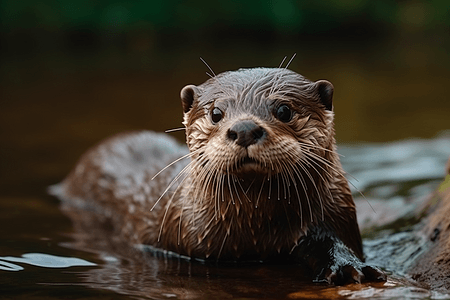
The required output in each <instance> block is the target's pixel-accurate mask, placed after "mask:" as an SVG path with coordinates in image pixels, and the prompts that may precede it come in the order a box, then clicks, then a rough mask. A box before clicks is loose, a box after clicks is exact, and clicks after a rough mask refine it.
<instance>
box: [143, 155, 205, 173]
mask: <svg viewBox="0 0 450 300" xmlns="http://www.w3.org/2000/svg"><path fill="white" fill-rule="evenodd" d="M200 150H201V149H197V150H195V151H192V152H189V153H188V154H186V155H183V156H182V157H180V158H177V159H176V160H174V161H173V162H171V163H170V164H168V165H167V166H165V167H164V168H162V169H161V170H160V171H159V172H158V173H156V174H155V175H154V176H153V177H152V179H151V180H153V179H155V178H156V177H157V176H158V175H159V174H161V173H162V172H164V170H166V169H167V168H169V167H170V166H172V165H173V164H176V163H177V162H179V161H180V160H183V159H185V158H187V157H190V156H192V155H194V154H195V153H197V152H199V151H200Z"/></svg>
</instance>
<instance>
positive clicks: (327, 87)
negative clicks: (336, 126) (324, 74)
mask: <svg viewBox="0 0 450 300" xmlns="http://www.w3.org/2000/svg"><path fill="white" fill-rule="evenodd" d="M315 85H316V90H317V93H318V94H319V97H320V102H321V103H322V104H323V105H325V108H326V109H327V110H333V91H334V87H333V85H332V84H331V82H329V81H326V80H318V81H316V82H315Z"/></svg>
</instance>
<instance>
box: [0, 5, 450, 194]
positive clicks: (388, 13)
mask: <svg viewBox="0 0 450 300" xmlns="http://www.w3.org/2000/svg"><path fill="white" fill-rule="evenodd" d="M0 3H1V4H0V20H1V27H0V47H1V48H0V53H1V72H0V78H1V83H0V188H1V189H2V191H3V193H6V194H8V193H11V194H17V193H28V192H27V191H34V190H43V189H44V187H45V186H46V185H48V184H51V183H55V182H58V181H60V180H61V179H62V178H63V176H65V174H67V172H68V171H69V170H70V168H71V167H72V166H73V165H74V164H75V162H76V160H77V158H78V157H79V156H80V155H81V154H82V153H83V152H84V151H85V150H86V149H87V148H88V147H89V146H91V145H93V144H94V143H96V142H97V141H99V140H100V139H102V138H105V137H107V136H110V135H112V134H114V133H117V132H121V131H125V130H134V129H153V130H157V131H163V130H166V129H170V128H176V127H179V126H180V123H181V117H182V114H181V107H180V105H179V91H180V90H181V88H182V87H183V86H184V85H186V84H191V83H193V84H200V83H201V82H203V81H205V80H206V79H207V78H208V76H207V75H206V74H205V72H206V71H208V69H207V68H206V66H205V65H204V64H203V63H202V62H201V61H200V60H199V57H203V58H204V59H205V60H206V61H207V62H208V64H209V65H210V66H211V67H212V68H213V69H214V71H215V72H216V73H219V72H222V71H226V70H233V69H237V68H240V67H257V66H269V67H276V66H278V65H279V64H280V62H281V61H282V59H283V57H285V56H288V58H290V57H291V56H292V55H293V54H294V53H296V54H297V56H296V58H295V59H294V60H293V62H292V64H291V65H290V68H291V69H293V70H295V71H297V72H299V73H301V74H303V75H305V76H306V77H308V78H310V79H312V80H317V79H328V80H330V81H331V82H332V83H333V84H334V86H335V98H334V104H335V112H336V130H337V139H338V142H340V143H360V142H388V141H393V140H398V139H405V138H413V137H420V138H432V137H434V136H436V135H437V134H439V133H440V132H442V131H443V130H446V129H449V127H450V121H449V120H450V118H449V113H450V101H449V100H450V99H449V96H448V84H449V79H450V59H449V49H450V13H449V11H450V5H449V2H448V1H446V0H435V1H391V0H380V1H368V0H366V1H364V0H360V1H356V0H346V1H286V0H284V1H256V0H253V1H229V0H226V1H225V0H221V1H181V0H162V1H102V0H97V1H91V0H89V1H88V0H84V1H81V0H78V1H63V0H60V1H29V0H22V1H16V0H3V1H1V2H0ZM174 135H175V136H177V137H178V138H180V140H182V139H183V133H178V134H174Z"/></svg>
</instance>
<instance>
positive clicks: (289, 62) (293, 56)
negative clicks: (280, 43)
mask: <svg viewBox="0 0 450 300" xmlns="http://www.w3.org/2000/svg"><path fill="white" fill-rule="evenodd" d="M296 55H297V53H294V55H292V58H291V59H290V60H289V61H288V63H287V65H286V67H285V69H287V68H288V67H289V65H290V64H291V62H292V61H293V60H294V58H295V56H296Z"/></svg>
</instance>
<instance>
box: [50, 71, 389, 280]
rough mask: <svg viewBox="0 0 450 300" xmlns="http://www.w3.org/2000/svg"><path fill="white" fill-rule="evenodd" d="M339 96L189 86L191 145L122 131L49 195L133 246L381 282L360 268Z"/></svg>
mask: <svg viewBox="0 0 450 300" xmlns="http://www.w3.org/2000/svg"><path fill="white" fill-rule="evenodd" d="M333 91H334V88H333V85H332V84H331V83H330V82H328V81H326V80H319V81H316V82H312V81H310V80H308V79H306V78H305V77H303V76H302V75H299V74H297V73H295V72H293V71H291V70H288V69H287V68H253V69H239V70H237V71H230V72H224V73H221V74H218V75H215V76H212V77H211V78H210V79H209V80H207V81H206V82H205V83H203V84H201V85H198V86H195V85H187V86H185V87H184V88H183V89H182V90H181V104H182V109H183V113H184V120H183V124H184V127H185V131H186V144H187V148H186V147H185V146H182V145H179V144H178V143H177V142H176V141H175V139H173V138H170V137H168V136H167V135H165V134H159V133H154V132H149V131H143V132H131V133H125V134H119V135H117V136H114V137H112V138H110V139H107V140H106V141H103V142H101V143H100V144H98V145H97V146H95V147H94V148H92V149H90V150H89V151H88V152H87V153H86V154H85V155H83V156H82V158H81V159H80V161H79V162H78V163H77V165H76V166H75V168H74V170H73V171H72V172H71V173H70V174H69V175H68V176H67V178H66V179H65V180H64V181H63V182H62V183H61V184H59V185H57V186H55V187H54V188H53V189H52V190H53V193H54V194H55V195H57V196H59V197H60V198H61V199H63V200H67V202H70V203H72V204H75V205H79V206H81V207H83V208H84V209H89V210H94V211H96V212H98V214H99V215H102V216H105V217H107V218H108V219H110V220H111V224H112V226H113V227H114V228H115V230H117V231H119V232H120V234H121V236H123V237H124V239H126V240H128V241H129V243H131V244H135V245H136V244H138V245H149V246H152V247H153V248H157V249H164V250H167V251H170V252H173V253H176V254H178V255H181V256H186V257H189V258H191V259H200V260H204V261H215V262H217V261H218V262H222V261H224V262H229V261H292V262H296V263H298V264H299V267H300V268H303V269H306V270H309V271H310V272H312V278H313V280H314V281H316V282H326V283H330V284H332V283H334V284H344V283H347V282H361V281H363V280H374V281H382V280H386V276H385V274H384V273H383V272H382V271H381V270H380V269H378V268H377V267H374V266H369V265H366V264H365V263H364V257H363V249H362V244H361V236H360V232H359V228H358V224H357V220H356V213H355V205H354V202H353V199H352V195H351V191H350V189H349V187H348V182H347V180H346V178H345V177H344V171H343V169H342V167H341V164H340V161H339V156H338V154H337V152H336V143H335V137H334V135H335V132H334V123H333V116H334V114H333V101H332V98H333ZM160 170H161V171H160Z"/></svg>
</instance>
